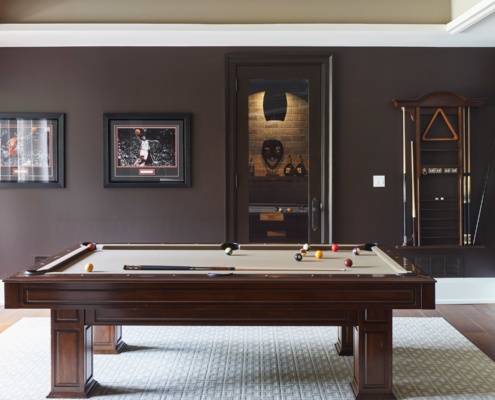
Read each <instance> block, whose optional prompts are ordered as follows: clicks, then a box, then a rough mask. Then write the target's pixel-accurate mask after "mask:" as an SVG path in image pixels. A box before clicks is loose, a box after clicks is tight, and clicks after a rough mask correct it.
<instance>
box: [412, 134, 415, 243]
mask: <svg viewBox="0 0 495 400" xmlns="http://www.w3.org/2000/svg"><path fill="white" fill-rule="evenodd" d="M415 176H416V174H415V173H414V142H413V141H412V140H411V199H412V200H411V202H412V211H411V213H412V241H413V246H416V199H415V198H414V196H415V191H414V177H415Z"/></svg>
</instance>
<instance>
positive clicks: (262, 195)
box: [227, 57, 331, 243]
mask: <svg viewBox="0 0 495 400" xmlns="http://www.w3.org/2000/svg"><path fill="white" fill-rule="evenodd" d="M229 61H230V63H229V89H230V90H229V94H230V95H229V134H228V145H229V162H228V172H227V173H228V181H229V185H228V196H227V198H228V205H227V208H228V224H227V225H228V239H229V240H235V241H238V242H240V243H322V242H327V241H329V236H330V234H329V231H330V229H329V225H330V216H329V207H330V202H329V198H330V196H329V194H330V176H331V175H330V162H329V155H330V143H331V141H330V132H329V120H330V107H329V99H330V79H329V75H330V59H329V57H301V58H276V57H272V58H268V59H266V58H243V59H235V58H232V59H230V60H229Z"/></svg>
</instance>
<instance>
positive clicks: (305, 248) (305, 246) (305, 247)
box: [303, 243, 309, 251]
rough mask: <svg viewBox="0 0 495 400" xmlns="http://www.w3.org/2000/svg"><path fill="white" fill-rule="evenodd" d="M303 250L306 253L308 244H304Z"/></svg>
mask: <svg viewBox="0 0 495 400" xmlns="http://www.w3.org/2000/svg"><path fill="white" fill-rule="evenodd" d="M303 249H304V250H306V251H308V250H309V244H307V243H306V244H305V245H304V246H303Z"/></svg>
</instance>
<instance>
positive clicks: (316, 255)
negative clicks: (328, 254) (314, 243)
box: [315, 250, 323, 258]
mask: <svg viewBox="0 0 495 400" xmlns="http://www.w3.org/2000/svg"><path fill="white" fill-rule="evenodd" d="M315 257H316V258H323V251H321V250H316V252H315Z"/></svg>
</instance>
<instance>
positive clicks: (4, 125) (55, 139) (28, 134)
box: [0, 112, 65, 188]
mask: <svg viewBox="0 0 495 400" xmlns="http://www.w3.org/2000/svg"><path fill="white" fill-rule="evenodd" d="M64 135H65V114H63V113H42V112H35V113H28V112H19V113H16V112H8V113H0V188H63V187H65V165H64Z"/></svg>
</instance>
